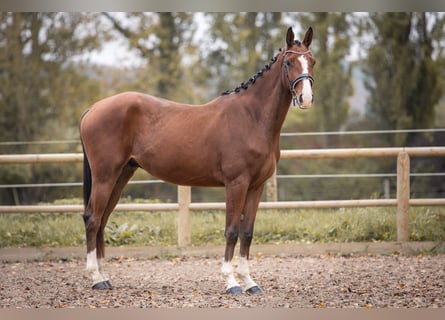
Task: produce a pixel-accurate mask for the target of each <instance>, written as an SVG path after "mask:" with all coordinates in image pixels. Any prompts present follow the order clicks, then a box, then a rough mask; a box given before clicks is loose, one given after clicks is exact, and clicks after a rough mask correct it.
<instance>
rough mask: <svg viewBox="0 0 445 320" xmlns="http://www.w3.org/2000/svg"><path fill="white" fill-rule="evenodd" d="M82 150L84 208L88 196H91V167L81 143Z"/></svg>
mask: <svg viewBox="0 0 445 320" xmlns="http://www.w3.org/2000/svg"><path fill="white" fill-rule="evenodd" d="M82 150H83V203H84V205H85V208H86V207H87V205H88V202H89V201H90V196H91V167H90V163H89V161H88V157H87V154H86V153H85V149H84V148H83V144H82Z"/></svg>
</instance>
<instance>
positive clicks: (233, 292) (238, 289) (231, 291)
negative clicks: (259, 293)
mask: <svg viewBox="0 0 445 320" xmlns="http://www.w3.org/2000/svg"><path fill="white" fill-rule="evenodd" d="M226 293H227V294H231V295H232V296H239V295H240V294H242V293H243V289H241V287H240V286H236V287H232V288H229V289H227V290H226Z"/></svg>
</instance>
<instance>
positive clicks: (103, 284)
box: [93, 280, 113, 290]
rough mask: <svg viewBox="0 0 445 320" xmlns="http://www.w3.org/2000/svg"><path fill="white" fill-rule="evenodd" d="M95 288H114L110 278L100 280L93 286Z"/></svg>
mask: <svg viewBox="0 0 445 320" xmlns="http://www.w3.org/2000/svg"><path fill="white" fill-rule="evenodd" d="M93 289H94V290H106V289H113V286H112V285H111V282H110V280H107V281H102V282H98V283H96V284H95V285H94V286H93Z"/></svg>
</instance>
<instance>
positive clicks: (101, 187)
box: [84, 179, 114, 289]
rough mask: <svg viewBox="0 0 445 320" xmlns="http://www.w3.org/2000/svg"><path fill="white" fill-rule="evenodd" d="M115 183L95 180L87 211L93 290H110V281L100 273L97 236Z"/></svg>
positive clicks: (88, 254)
mask: <svg viewBox="0 0 445 320" xmlns="http://www.w3.org/2000/svg"><path fill="white" fill-rule="evenodd" d="M113 186H114V181H113V180H111V181H110V180H108V181H107V182H97V181H94V179H93V184H92V191H91V197H90V200H89V202H88V205H87V207H86V209H85V214H84V222H85V230H86V242H87V266H86V269H87V271H88V272H90V274H91V277H92V280H93V288H97V289H106V288H108V283H107V281H108V279H106V278H105V277H104V276H103V275H102V274H101V273H100V271H99V261H98V259H97V235H98V232H99V229H100V227H101V223H102V218H103V215H104V212H105V208H106V207H107V204H108V200H109V199H110V195H111V192H112V191H113Z"/></svg>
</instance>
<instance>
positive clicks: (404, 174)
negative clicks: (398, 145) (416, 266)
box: [397, 151, 410, 241]
mask: <svg viewBox="0 0 445 320" xmlns="http://www.w3.org/2000/svg"><path fill="white" fill-rule="evenodd" d="M409 174H410V160H409V155H408V153H407V152H406V151H403V152H400V153H399V154H398V156H397V241H408V240H409V197H410V196H409V193H410V185H409Z"/></svg>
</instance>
